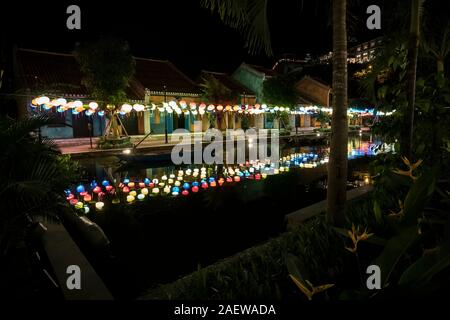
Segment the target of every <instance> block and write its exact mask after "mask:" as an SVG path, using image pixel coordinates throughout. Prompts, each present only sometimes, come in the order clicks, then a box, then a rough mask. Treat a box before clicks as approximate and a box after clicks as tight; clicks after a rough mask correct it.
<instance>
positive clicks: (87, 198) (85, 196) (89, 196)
mask: <svg viewBox="0 0 450 320" xmlns="http://www.w3.org/2000/svg"><path fill="white" fill-rule="evenodd" d="M83 200H84V201H86V202H89V201H91V200H92V197H91V195H90V194H86V195H84V197H83Z"/></svg>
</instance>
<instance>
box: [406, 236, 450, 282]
mask: <svg viewBox="0 0 450 320" xmlns="http://www.w3.org/2000/svg"><path fill="white" fill-rule="evenodd" d="M448 266H450V241H447V242H446V243H444V244H443V245H442V246H440V247H439V248H438V251H437V252H436V253H433V254H429V255H424V256H422V257H421V258H420V259H418V260H417V261H416V262H415V263H413V264H412V265H411V266H410V267H409V268H408V269H406V270H405V272H403V274H402V276H401V277H400V280H399V284H400V285H411V286H420V285H424V284H427V283H428V282H429V281H430V280H431V279H432V278H433V277H434V276H435V275H436V274H437V273H438V272H440V271H442V270H443V269H445V268H447V267H448Z"/></svg>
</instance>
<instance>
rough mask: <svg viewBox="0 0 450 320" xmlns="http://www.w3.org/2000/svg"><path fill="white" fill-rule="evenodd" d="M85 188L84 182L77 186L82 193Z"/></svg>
mask: <svg viewBox="0 0 450 320" xmlns="http://www.w3.org/2000/svg"><path fill="white" fill-rule="evenodd" d="M84 191H85V190H84V186H83V185H82V184H80V185H78V187H77V192H78V193H82V192H84Z"/></svg>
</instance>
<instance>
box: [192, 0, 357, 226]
mask: <svg viewBox="0 0 450 320" xmlns="http://www.w3.org/2000/svg"><path fill="white" fill-rule="evenodd" d="M201 3H202V5H203V6H204V7H206V8H209V9H210V10H211V11H213V12H218V13H219V15H220V18H221V19H222V21H224V22H225V23H226V24H228V25H230V26H232V27H235V28H237V29H239V30H241V31H242V32H243V33H244V34H245V35H246V43H247V46H248V47H249V51H250V52H255V51H256V50H260V49H262V48H264V50H265V52H266V54H268V55H271V54H272V48H271V45H270V33H269V28H268V24H267V0H242V1H234V0H201ZM346 6H347V1H346V0H332V9H333V13H332V15H333V52H334V54H333V95H334V98H333V117H332V138H331V150H330V163H329V169H328V176H329V179H328V194H327V199H328V200H327V201H328V202H327V212H328V217H329V220H330V221H331V222H333V223H335V224H342V223H343V221H344V219H345V202H346V186H347V141H348V122H347V29H346V28H347V24H346V14H347V8H346Z"/></svg>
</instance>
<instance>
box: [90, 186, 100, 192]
mask: <svg viewBox="0 0 450 320" xmlns="http://www.w3.org/2000/svg"><path fill="white" fill-rule="evenodd" d="M92 191H94V193H100V192H102V188H100V187H99V186H96V187H95V188H94V190H92Z"/></svg>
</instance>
